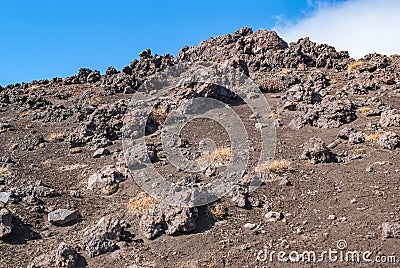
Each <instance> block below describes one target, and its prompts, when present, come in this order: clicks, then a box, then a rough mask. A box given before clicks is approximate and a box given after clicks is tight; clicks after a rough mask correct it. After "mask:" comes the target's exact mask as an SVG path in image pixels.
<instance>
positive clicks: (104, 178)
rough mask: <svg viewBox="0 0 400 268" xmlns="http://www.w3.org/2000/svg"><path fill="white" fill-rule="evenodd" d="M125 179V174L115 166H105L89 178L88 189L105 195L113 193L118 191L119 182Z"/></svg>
mask: <svg viewBox="0 0 400 268" xmlns="http://www.w3.org/2000/svg"><path fill="white" fill-rule="evenodd" d="M124 180H125V176H124V175H122V173H121V172H119V171H118V170H117V169H116V168H115V166H113V165H109V166H105V167H103V168H102V169H101V170H100V171H99V172H96V173H94V174H93V175H91V176H90V177H89V179H88V187H87V188H88V189H89V190H92V191H94V192H99V193H102V194H105V195H111V194H113V193H115V192H117V191H118V188H119V183H120V182H121V181H124Z"/></svg>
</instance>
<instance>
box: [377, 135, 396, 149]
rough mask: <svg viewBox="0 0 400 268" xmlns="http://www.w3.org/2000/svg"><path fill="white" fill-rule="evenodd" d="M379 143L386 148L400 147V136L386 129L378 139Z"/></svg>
mask: <svg viewBox="0 0 400 268" xmlns="http://www.w3.org/2000/svg"><path fill="white" fill-rule="evenodd" d="M378 144H379V145H380V146H381V147H382V148H385V149H389V150H394V149H396V147H400V136H399V135H397V134H396V133H394V132H392V131H385V132H383V133H382V135H381V136H380V137H379V139H378Z"/></svg>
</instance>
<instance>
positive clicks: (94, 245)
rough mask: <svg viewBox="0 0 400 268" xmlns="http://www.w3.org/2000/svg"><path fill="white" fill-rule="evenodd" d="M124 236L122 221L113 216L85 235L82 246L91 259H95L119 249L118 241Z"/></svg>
mask: <svg viewBox="0 0 400 268" xmlns="http://www.w3.org/2000/svg"><path fill="white" fill-rule="evenodd" d="M122 234H123V227H122V225H121V222H120V220H118V219H117V218H115V217H113V216H104V217H102V218H101V219H100V220H99V222H98V223H97V224H96V226H94V227H93V228H90V229H88V230H87V231H86V232H85V233H84V237H83V241H82V246H83V248H84V249H85V250H86V251H87V252H88V254H89V256H90V257H95V256H98V255H101V254H104V253H106V252H111V251H114V250H115V249H117V245H116V241H120V239H121V237H122Z"/></svg>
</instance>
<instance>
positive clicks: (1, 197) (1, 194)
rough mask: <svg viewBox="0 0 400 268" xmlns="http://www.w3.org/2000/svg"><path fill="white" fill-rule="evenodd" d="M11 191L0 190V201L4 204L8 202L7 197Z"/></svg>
mask: <svg viewBox="0 0 400 268" xmlns="http://www.w3.org/2000/svg"><path fill="white" fill-rule="evenodd" d="M11 194H12V193H11V191H8V192H0V201H1V202H3V203H4V204H5V203H7V202H8V199H9V198H10V196H11Z"/></svg>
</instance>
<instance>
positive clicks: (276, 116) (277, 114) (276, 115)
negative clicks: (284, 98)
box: [271, 113, 282, 120]
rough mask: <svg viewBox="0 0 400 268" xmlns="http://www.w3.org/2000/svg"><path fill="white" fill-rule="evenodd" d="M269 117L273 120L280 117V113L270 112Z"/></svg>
mask: <svg viewBox="0 0 400 268" xmlns="http://www.w3.org/2000/svg"><path fill="white" fill-rule="evenodd" d="M271 118H272V119H275V120H279V119H282V115H281V114H280V113H272V114H271Z"/></svg>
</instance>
